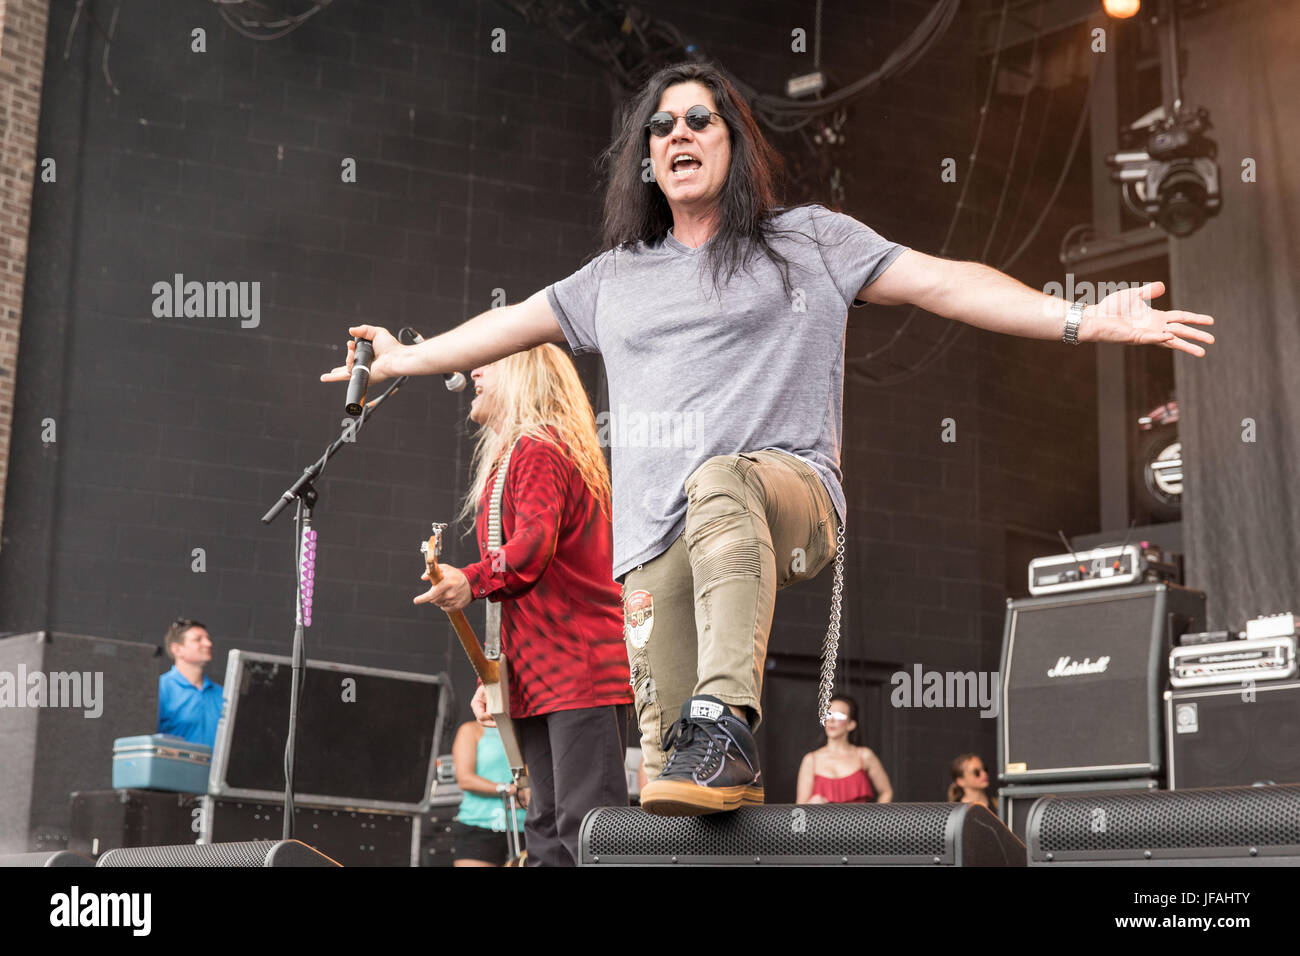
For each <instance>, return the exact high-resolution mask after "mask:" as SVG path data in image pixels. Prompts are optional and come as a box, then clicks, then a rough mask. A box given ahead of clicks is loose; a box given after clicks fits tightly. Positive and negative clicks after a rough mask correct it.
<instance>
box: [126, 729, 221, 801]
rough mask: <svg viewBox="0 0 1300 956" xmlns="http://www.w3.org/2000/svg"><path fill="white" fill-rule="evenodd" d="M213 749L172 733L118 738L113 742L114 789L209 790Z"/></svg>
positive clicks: (195, 791)
mask: <svg viewBox="0 0 1300 956" xmlns="http://www.w3.org/2000/svg"><path fill="white" fill-rule="evenodd" d="M211 765H212V748H211V747H209V746H207V745H206V744H195V743H190V742H189V741H188V740H182V739H181V738H180V737H173V736H172V735H171V734H145V735H144V736H141V737H119V738H117V740H115V741H113V789H114V790H174V791H176V792H178V793H207V792H208V770H209V768H210V767H211Z"/></svg>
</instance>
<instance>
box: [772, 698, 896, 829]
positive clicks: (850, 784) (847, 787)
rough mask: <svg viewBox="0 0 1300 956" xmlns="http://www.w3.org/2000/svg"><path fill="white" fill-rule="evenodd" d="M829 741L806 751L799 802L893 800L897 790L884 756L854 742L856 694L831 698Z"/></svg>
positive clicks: (801, 774) (800, 779) (798, 793)
mask: <svg viewBox="0 0 1300 956" xmlns="http://www.w3.org/2000/svg"><path fill="white" fill-rule="evenodd" d="M825 728H826V744H825V746H823V747H819V748H818V749H817V750H814V751H813V752H812V753H808V754H804V758H803V763H801V764H800V765H799V783H798V785H797V789H796V795H795V803H873V802H874V803H889V802H890V801H891V800H893V799H894V789H893V787H891V786H890V784H889V775H888V774H887V773H885V768H884V767H883V766H881V764H880V758H878V757H877V756H876V755H875V754H874V753H872V752H871V748H870V747H859V746H858V745H857V744H856V743H854V737H853V733H854V731H856V730H857V729H858V705H857V703H856V702H855V701H854V700H853V698H852V697H844V696H842V695H836V696H835V697H832V698H831V704H830V713H829V714H828V715H827V717H826V724H825Z"/></svg>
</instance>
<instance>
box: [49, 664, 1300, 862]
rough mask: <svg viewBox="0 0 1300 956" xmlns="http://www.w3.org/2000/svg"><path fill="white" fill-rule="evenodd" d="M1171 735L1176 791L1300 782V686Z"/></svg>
mask: <svg viewBox="0 0 1300 956" xmlns="http://www.w3.org/2000/svg"><path fill="white" fill-rule="evenodd" d="M1241 643H1243V644H1244V643H1246V642H1245V641H1242V642H1241ZM1165 736H1166V741H1167V746H1166V753H1167V755H1168V758H1169V789H1170V790H1186V789H1189V788H1193V787H1233V786H1254V785H1257V784H1272V783H1279V784H1280V783H1300V682H1297V681H1285V682H1281V681H1279V682H1271V683H1264V682H1261V683H1259V684H1256V683H1254V682H1253V681H1243V682H1241V683H1239V684H1236V685H1235V686H1232V687H1201V688H1196V689H1193V690H1175V691H1168V692H1166V693H1165ZM69 849H72V847H71V846H70V847H69Z"/></svg>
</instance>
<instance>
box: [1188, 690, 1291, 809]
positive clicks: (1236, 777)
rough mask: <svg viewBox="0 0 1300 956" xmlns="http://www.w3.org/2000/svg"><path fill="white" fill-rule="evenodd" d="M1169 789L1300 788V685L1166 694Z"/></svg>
mask: <svg viewBox="0 0 1300 956" xmlns="http://www.w3.org/2000/svg"><path fill="white" fill-rule="evenodd" d="M1165 739H1166V747H1165V750H1166V753H1167V755H1168V758H1169V789H1170V790H1186V789H1188V788H1194V787H1235V786H1253V785H1255V784H1272V783H1300V681H1278V682H1275V683H1270V682H1268V681H1257V682H1253V683H1245V684H1232V685H1228V686H1222V687H1196V688H1187V689H1184V690H1175V691H1167V692H1166V693H1165Z"/></svg>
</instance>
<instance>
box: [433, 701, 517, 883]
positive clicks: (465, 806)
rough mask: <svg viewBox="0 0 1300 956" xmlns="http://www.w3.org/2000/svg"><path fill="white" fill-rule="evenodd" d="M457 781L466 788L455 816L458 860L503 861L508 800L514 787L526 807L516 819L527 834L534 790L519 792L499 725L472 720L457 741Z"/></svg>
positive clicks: (506, 855)
mask: <svg viewBox="0 0 1300 956" xmlns="http://www.w3.org/2000/svg"><path fill="white" fill-rule="evenodd" d="M452 758H453V760H454V762H455V766H456V784H457V786H459V787H460V789H461V792H462V794H463V795H464V796H463V797H462V798H461V802H460V811H459V812H458V813H457V814H456V819H455V820H454V821H452V838H453V840H454V846H455V853H456V862H455V865H456V866H501V865H502V864H503V863H505V862H506V860H507V859H508V858H509V844H508V842H507V839H506V825H507V821H506V801H505V800H504V799H503V796H504V795H505V794H508V793H514V794H515V799H516V802H517V803H518V804H519V805H520V806H521V809H518V810H516V811H515V824H516V828H517V832H518V833H519V834H520V836H521V839H522V835H523V829H524V817H525V815H526V814H527V810H526V809H522V807H526V806H527V800H528V791H527V790H524V791H522V792H516V789H515V785H514V784H513V783H512V782H511V776H510V763H509V761H508V760H507V759H506V752H505V748H504V747H502V746H501V734H500V732H499V731H498V730H497V729H496V728H495V727H484V726H482V725H481V724H479V723H478V722H477V721H473V720H470V721H466V722H465V723H463V724H461V725H460V729H459V730H457V731H456V740H455V742H454V743H453V744H452Z"/></svg>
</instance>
